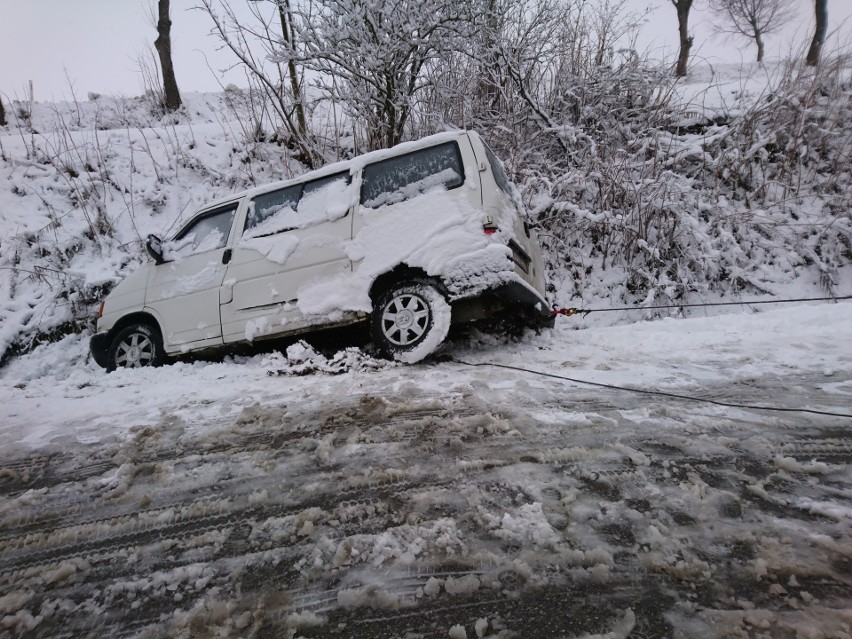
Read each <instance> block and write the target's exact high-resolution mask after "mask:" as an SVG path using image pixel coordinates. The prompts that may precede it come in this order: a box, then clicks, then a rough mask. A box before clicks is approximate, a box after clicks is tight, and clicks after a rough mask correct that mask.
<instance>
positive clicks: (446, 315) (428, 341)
mask: <svg viewBox="0 0 852 639" xmlns="http://www.w3.org/2000/svg"><path fill="white" fill-rule="evenodd" d="M450 319H451V309H450V305H449V304H448V303H447V300H446V299H445V298H444V296H443V295H442V294H441V292H440V291H439V290H438V289H437V287H436V286H435V285H434V284H432V283H430V282H427V281H416V280H415V281H409V282H402V283H399V284H396V285H395V286H393V287H391V288H390V289H388V290H387V291H385V292H384V293H382V294H381V295H380V296H379V297H378V299H377V300H376V303H375V304H374V306H373V314H372V317H371V318H370V329H371V333H372V337H373V343H374V344H375V345H376V347H377V348H378V349H379V350H380V351H381V352H382V353H383V354H384V355H386V356H389V357H393V358H394V359H397V360H399V361H401V362H406V363H408V364H413V363H414V362H419V361H420V360H421V359H423V358H424V357H426V356H427V355H429V354H430V353H432V352H434V351H435V349H436V348H438V346H440V345H441V343H442V342H443V341H444V338H445V337H446V336H447V332H448V331H449V329H450Z"/></svg>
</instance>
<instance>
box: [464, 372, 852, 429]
mask: <svg viewBox="0 0 852 639" xmlns="http://www.w3.org/2000/svg"><path fill="white" fill-rule="evenodd" d="M450 361H452V362H455V363H456V364H463V365H464V366H491V367H493V368H506V369H509V370H513V371H520V372H523V373H531V374H533V375H540V376H542V377H552V378H554V379H561V380H565V381H568V382H573V383H575V384H585V385H587V386H597V387H599V388H608V389H610V390H620V391H627V392H629V393H640V394H643V395H656V396H659V397H670V398H673V399H685V400H687V401H692V402H703V403H706V404H715V405H716V406H724V407H726V408H744V409H747V410H766V411H774V412H779V413H810V414H812V415H825V416H828V417H843V418H846V419H852V414H848V413H833V412H830V411H823V410H814V409H811V408H784V407H781V406H762V405H757V404H738V403H736V402H723V401H720V400H717V399H707V398H704V397H695V396H692V395H682V394H680V393H669V392H667V391H659V390H648V389H645V388H630V387H629V386H618V385H616V384H604V383H601V382H590V381H586V380H583V379H575V378H573V377H566V376H564V375H556V374H555V373H545V372H542V371H535V370H531V369H529V368H522V367H520V366H510V365H508V364H494V363H492V362H482V363H479V364H477V363H473V362H465V361H463V360H460V359H454V358H453V359H451V360H450Z"/></svg>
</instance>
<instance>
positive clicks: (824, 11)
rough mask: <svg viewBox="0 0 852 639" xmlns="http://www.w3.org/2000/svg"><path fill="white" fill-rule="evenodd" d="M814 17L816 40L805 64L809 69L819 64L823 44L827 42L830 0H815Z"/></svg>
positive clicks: (812, 43) (812, 41)
mask: <svg viewBox="0 0 852 639" xmlns="http://www.w3.org/2000/svg"><path fill="white" fill-rule="evenodd" d="M814 15H815V17H816V29H815V30H814V39H813V40H811V46H810V48H809V49H808V55H807V57H806V58H805V64H807V65H808V66H809V67H815V66H817V65H818V64H819V57H820V53H822V43H823V42H825V34H826V32H827V31H828V0H814Z"/></svg>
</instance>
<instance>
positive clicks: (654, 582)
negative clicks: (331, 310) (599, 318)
mask: <svg viewBox="0 0 852 639" xmlns="http://www.w3.org/2000/svg"><path fill="white" fill-rule="evenodd" d="M791 318H792V320H795V321H794V322H791ZM850 319H852V305H848V304H847V305H833V307H831V308H829V307H814V308H802V309H798V310H795V311H786V312H784V313H781V312H771V313H766V314H761V315H757V316H736V317H726V318H719V319H716V320H710V319H699V320H679V321H666V322H653V323H647V324H640V325H633V326H630V327H614V328H609V329H587V330H585V331H579V332H577V331H569V330H557V331H554V333H553V334H551V335H544V336H540V337H535V338H530V339H528V340H526V341H525V342H523V343H520V344H511V345H505V344H504V345H499V344H498V345H496V346H494V345H492V346H488V345H487V344H479V345H477V346H476V347H470V346H461V345H459V346H457V347H456V348H455V349H454V351H453V355H454V356H457V357H460V358H464V359H471V360H476V361H483V362H484V361H499V362H501V363H504V364H511V365H522V366H527V367H530V368H535V369H537V370H542V371H547V372H550V373H557V374H563V375H570V376H573V377H581V378H586V379H595V381H599V382H605V383H626V382H627V381H631V384H630V385H633V386H644V387H652V386H653V387H656V388H664V389H666V390H671V391H674V392H680V393H687V394H691V395H701V396H704V397H708V398H713V399H716V400H722V401H728V402H734V403H737V402H743V403H748V404H769V405H775V406H787V407H804V406H807V407H809V408H811V409H817V410H819V409H823V410H827V411H831V412H846V413H848V412H849V411H850V405H852V366H850V361H852V358H850V353H849V350H850V348H852V345H850V340H849V337H850V335H849V332H850V330H852V329H850V326H852V322H850V321H849V320H850ZM580 337H582V339H580ZM803 353H805V355H803ZM690 354H691V355H690ZM50 357H51V355H49V354H45V355H43V360H44V361H43V362H42V368H44V365H45V364H47V363H50ZM282 362H283V359H282V358H276V357H275V356H271V357H265V358H263V357H255V358H250V359H248V360H246V361H244V362H242V363H240V364H235V363H227V362H226V363H220V364H206V363H196V364H178V365H175V366H171V367H167V368H164V369H161V370H159V371H123V372H119V373H116V374H113V375H104V374H103V373H100V372H99V371H95V370H90V369H84V370H77V371H75V372H73V373H68V371H67V370H65V369H63V368H62V366H61V365H60V364H57V363H56V362H54V369H55V374H56V376H55V377H51V376H49V375H48V376H45V375H44V374H39V375H38V376H37V375H35V374H34V373H33V368H32V366H33V365H32V364H30V368H22V367H19V368H17V369H16V368H11V369H10V370H9V371H8V372H7V373H6V375H5V377H4V378H3V380H2V381H3V384H2V386H0V401H2V406H3V409H2V410H3V411H5V414H6V415H5V419H4V425H3V426H2V427H0V437H1V438H2V439H0V441H2V443H3V446H2V448H0V451H2V452H0V469H2V470H0V517H2V528H0V635H3V636H15V637H17V636H24V637H78V636H88V635H89V634H92V635H94V634H98V635H101V636H109V637H113V636H115V637H118V636H146V637H148V636H164V637H165V636H168V637H208V636H254V637H287V636H303V637H335V636H339V637H365V638H366V637H376V638H378V637H382V638H386V637H408V638H414V637H464V636H466V637H470V638H472V637H481V636H484V637H581V636H586V635H600V636H602V637H610V638H613V639H615V638H618V637H627V636H631V637H663V636H665V637H669V636H671V637H696V638H698V637H702V638H703V637H732V636H742V637H773V638H774V637H797V636H802V637H811V638H817V637H838V638H840V637H847V636H849V633H850V629H852V594H850V593H852V576H850V575H852V550H850V549H852V482H851V481H850V480H851V479H852V473H850V465H849V461H850V458H852V420H850V419H844V418H839V417H830V416H824V415H815V414H808V413H795V412H792V413H773V412H767V411H758V410H751V409H739V408H723V407H719V406H714V405H710V404H704V403H695V402H689V401H685V400H677V399H664V398H658V397H651V396H647V395H641V394H634V393H628V392H624V391H611V390H604V389H595V388H589V387H582V386H578V385H576V384H572V383H568V382H564V381H561V380H556V379H552V378H545V377H540V376H534V375H529V374H525V373H518V372H513V371H506V370H501V369H493V368H488V367H482V368H471V367H466V366H463V365H461V364H458V363H455V362H449V361H443V362H437V363H436V362H433V363H431V364H424V365H420V366H413V367H396V366H391V367H385V368H381V367H380V368H379V369H378V370H370V369H369V365H370V362H369V361H368V362H367V364H368V367H367V368H364V367H360V369H359V370H352V371H350V372H348V373H345V374H343V375H338V376H324V375H318V374H313V375H307V376H302V377H289V376H279V375H268V374H267V372H269V371H272V372H275V371H277V370H280V369H281V366H277V365H276V364H279V365H282ZM617 362H620V363H622V364H623V368H622V369H620V370H613V367H614V366H615V364H616V363H617ZM625 362H626V364H624V363H625ZM628 368H629V369H630V370H629V371H628V370H627V369H628ZM284 369H285V370H290V371H293V370H295V369H293V368H292V367H291V368H290V369H287V368H286V366H285V367H284ZM40 370H41V369H40ZM180 380H183V381H182V382H181V381H180ZM28 420H29V421H30V423H32V424H33V425H32V427H30V428H27V427H26V426H25V424H26V423H27V421H28ZM120 421H122V422H123V423H119V422H120ZM128 421H129V422H130V423H129V424H128Z"/></svg>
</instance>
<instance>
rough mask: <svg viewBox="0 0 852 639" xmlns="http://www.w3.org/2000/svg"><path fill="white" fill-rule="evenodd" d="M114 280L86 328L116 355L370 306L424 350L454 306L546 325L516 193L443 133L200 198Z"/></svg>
mask: <svg viewBox="0 0 852 639" xmlns="http://www.w3.org/2000/svg"><path fill="white" fill-rule="evenodd" d="M147 248H148V252H149V254H150V255H151V257H152V258H153V263H149V264H147V265H145V266H143V267H141V268H139V269H138V270H137V271H135V272H134V273H132V274H131V275H130V276H128V277H127V278H126V279H125V280H124V281H122V282H121V283H120V284H119V285H118V286H116V287H115V289H114V290H113V291H112V292H111V293H110V294H109V295H108V296H107V298H106V299H105V300H104V302H103V303H102V304H101V308H100V311H99V314H98V323H97V328H98V332H97V333H96V334H95V335H94V336H93V337H92V340H91V351H92V355H93V356H94V359H95V361H97V362H98V364H100V365H101V366H103V367H105V368H106V369H108V370H113V369H115V368H117V367H137V366H146V365H156V364H159V363H162V362H164V361H165V360H166V359H167V358H168V357H169V356H174V355H178V354H181V353H187V352H192V351H199V350H204V349H209V348H215V347H223V346H228V345H233V344H236V343H239V342H245V341H249V342H251V341H253V340H259V339H266V338H273V337H281V336H284V335H294V334H297V333H301V332H306V331H310V330H317V329H320V328H329V327H333V326H342V325H345V324H351V323H353V322H365V321H369V325H370V331H371V335H372V339H373V342H374V344H375V345H376V347H377V348H378V349H379V350H380V351H382V352H383V353H384V354H385V355H388V356H392V357H395V358H397V359H399V360H402V361H406V362H415V361H418V360H420V359H422V358H423V357H425V356H426V355H428V354H429V353H431V352H432V351H433V350H435V348H437V347H438V345H439V344H440V343H441V342H442V341H443V339H444V338H445V337H446V335H447V330H448V329H449V325H450V323H451V322H465V321H470V320H474V319H478V318H482V317H487V316H495V315H501V314H502V315H515V316H520V317H521V318H523V319H525V320H527V321H529V322H530V323H532V324H538V325H552V316H551V315H550V309H549V307H548V304H547V301H546V296H545V282H544V269H543V265H542V260H541V254H540V252H539V247H538V244H537V241H536V237H535V234H534V232H533V231H531V230H530V228H529V226H528V224H527V222H526V218H525V214H524V212H523V206H522V204H521V202H520V199H519V197H518V194H517V190H516V189H515V188H514V187H513V186H512V184H511V183H510V182H509V180H508V178H507V177H506V174H505V172H504V171H503V169H502V167H501V164H500V162H499V160H497V158H495V157H494V155H493V153H492V152H491V151H490V149H489V148H488V147H487V146H486V145H485V144H484V143H483V141H482V139H481V138H480V137H479V136H478V135H477V134H476V133H473V132H466V131H459V132H452V133H442V134H438V135H434V136H431V137H428V138H424V139H422V140H419V141H417V142H410V143H405V144H400V145H398V146H396V147H394V148H392V149H387V150H382V151H376V152H373V153H368V154H366V155H362V156H359V157H357V158H355V159H354V160H350V161H347V162H341V163H337V164H333V165H329V166H326V167H324V168H322V169H319V170H317V171H313V172H311V173H307V174H305V175H303V176H302V177H300V178H299V179H297V180H290V181H286V182H279V183H276V184H270V185H267V186H263V187H259V188H255V189H252V190H250V191H245V192H243V193H238V194H236V195H233V196H231V197H228V198H224V199H222V200H219V201H217V202H215V203H213V204H210V205H209V206H206V207H205V208H203V209H201V210H200V211H199V212H198V213H197V214H196V215H195V216H194V217H193V218H192V219H191V220H190V221H189V222H188V223H187V224H186V225H184V226H183V228H181V229H180V230H179V231H178V232H177V234H175V236H174V237H173V238H172V239H171V240H169V241H167V242H166V241H162V240H160V239H159V238H157V237H156V236H153V235H152V236H149V237H148V242H147Z"/></svg>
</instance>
